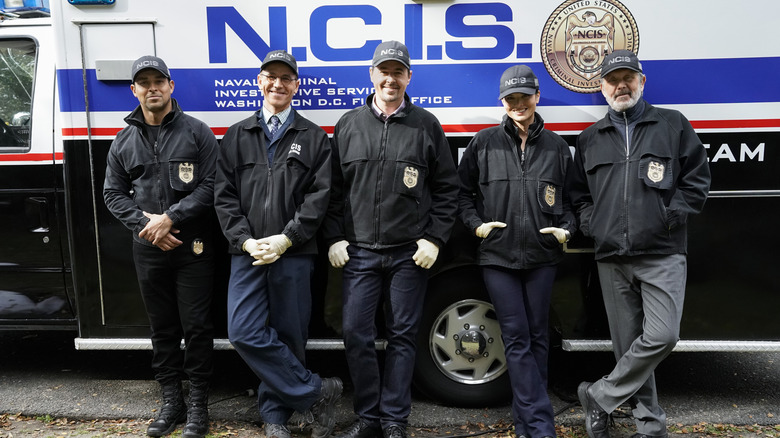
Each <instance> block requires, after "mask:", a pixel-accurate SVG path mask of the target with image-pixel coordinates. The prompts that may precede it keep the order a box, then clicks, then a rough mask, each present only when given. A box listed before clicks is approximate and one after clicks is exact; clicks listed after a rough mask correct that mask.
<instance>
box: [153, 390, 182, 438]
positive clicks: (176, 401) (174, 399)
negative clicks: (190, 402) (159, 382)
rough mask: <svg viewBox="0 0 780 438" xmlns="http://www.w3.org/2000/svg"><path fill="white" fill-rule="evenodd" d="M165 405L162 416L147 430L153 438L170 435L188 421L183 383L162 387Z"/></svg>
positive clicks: (161, 411)
mask: <svg viewBox="0 0 780 438" xmlns="http://www.w3.org/2000/svg"><path fill="white" fill-rule="evenodd" d="M162 393H163V405H162V408H161V409H160V415H158V416H157V418H156V419H155V420H154V421H153V422H152V424H150V425H149V427H148V428H147V429H146V434H147V435H149V436H153V437H160V436H165V435H168V434H169V433H171V432H173V431H174V429H176V425H177V424H181V423H183V422H184V420H186V419H187V405H185V404H184V396H183V395H182V393H181V382H176V383H172V384H166V385H163V387H162Z"/></svg>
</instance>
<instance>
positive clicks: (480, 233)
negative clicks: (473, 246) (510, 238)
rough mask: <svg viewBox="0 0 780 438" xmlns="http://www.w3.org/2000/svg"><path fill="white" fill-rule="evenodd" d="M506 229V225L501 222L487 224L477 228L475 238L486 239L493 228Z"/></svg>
mask: <svg viewBox="0 0 780 438" xmlns="http://www.w3.org/2000/svg"><path fill="white" fill-rule="evenodd" d="M504 227H506V224H505V223H503V222H487V223H484V224H482V225H480V226H478V227H477V231H476V233H477V237H481V238H482V239H485V238H487V236H488V234H490V232H491V231H492V230H493V228H504Z"/></svg>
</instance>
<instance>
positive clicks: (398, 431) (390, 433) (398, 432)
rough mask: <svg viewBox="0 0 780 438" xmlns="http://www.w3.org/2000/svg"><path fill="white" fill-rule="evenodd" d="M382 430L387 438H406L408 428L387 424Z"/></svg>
mask: <svg viewBox="0 0 780 438" xmlns="http://www.w3.org/2000/svg"><path fill="white" fill-rule="evenodd" d="M382 432H383V434H384V436H385V438H406V429H404V428H403V427H401V426H399V425H397V424H391V425H389V426H387V427H386V428H385V430H383V431H382Z"/></svg>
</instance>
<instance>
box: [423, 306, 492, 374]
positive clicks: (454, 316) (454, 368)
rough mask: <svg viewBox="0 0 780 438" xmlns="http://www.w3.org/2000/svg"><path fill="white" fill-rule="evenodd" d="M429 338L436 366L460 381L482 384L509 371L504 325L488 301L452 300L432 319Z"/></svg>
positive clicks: (443, 372)
mask: <svg viewBox="0 0 780 438" xmlns="http://www.w3.org/2000/svg"><path fill="white" fill-rule="evenodd" d="M428 340H429V347H430V352H431V356H432V358H433V361H434V363H435V364H436V366H437V367H438V368H439V370H440V371H441V372H442V374H444V375H445V376H447V377H448V378H450V379H452V380H454V381H456V382H458V383H464V384H467V385H477V384H482V383H486V382H490V381H492V380H495V379H498V378H499V377H501V375H503V374H504V373H505V372H506V357H505V356H504V342H503V341H502V340H501V329H500V328H499V325H498V320H497V319H496V314H495V311H494V310H493V305H492V304H490V303H488V302H485V301H481V300H474V299H468V300H462V301H458V302H456V303H453V304H452V305H450V306H449V307H447V308H446V309H444V310H443V311H442V312H441V313H440V314H439V316H438V317H437V318H436V320H435V321H434V322H433V326H432V327H431V332H430V334H429V336H428Z"/></svg>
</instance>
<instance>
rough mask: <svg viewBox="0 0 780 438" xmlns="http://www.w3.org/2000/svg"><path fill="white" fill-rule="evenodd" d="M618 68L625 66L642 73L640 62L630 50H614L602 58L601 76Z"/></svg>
mask: <svg viewBox="0 0 780 438" xmlns="http://www.w3.org/2000/svg"><path fill="white" fill-rule="evenodd" d="M619 68H627V69H629V70H634V71H635V72H639V73H642V63H641V62H639V58H637V56H636V54H634V52H632V51H630V50H615V51H614V52H612V53H610V54H609V55H607V56H606V57H605V58H604V62H603V63H602V64H601V77H602V78H603V77H604V76H606V75H607V74H609V72H611V71H613V70H617V69H619Z"/></svg>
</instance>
